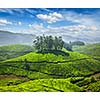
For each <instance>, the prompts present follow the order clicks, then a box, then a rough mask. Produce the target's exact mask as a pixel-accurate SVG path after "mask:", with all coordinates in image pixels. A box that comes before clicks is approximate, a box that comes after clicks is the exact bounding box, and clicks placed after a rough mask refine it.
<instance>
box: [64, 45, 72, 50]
mask: <svg viewBox="0 0 100 100" xmlns="http://www.w3.org/2000/svg"><path fill="white" fill-rule="evenodd" d="M64 48H65V49H67V50H68V51H72V45H71V44H70V43H64Z"/></svg>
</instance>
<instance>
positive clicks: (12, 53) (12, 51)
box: [0, 44, 35, 61]
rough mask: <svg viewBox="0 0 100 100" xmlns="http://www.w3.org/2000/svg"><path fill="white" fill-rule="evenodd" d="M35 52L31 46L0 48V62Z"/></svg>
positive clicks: (15, 45) (14, 45) (16, 45)
mask: <svg viewBox="0 0 100 100" xmlns="http://www.w3.org/2000/svg"><path fill="white" fill-rule="evenodd" d="M32 51H35V49H34V48H33V47H32V46H28V45H20V44H13V45H8V46H0V61H2V60H7V59H10V58H15V57H18V56H21V55H25V54H27V53H29V52H32Z"/></svg>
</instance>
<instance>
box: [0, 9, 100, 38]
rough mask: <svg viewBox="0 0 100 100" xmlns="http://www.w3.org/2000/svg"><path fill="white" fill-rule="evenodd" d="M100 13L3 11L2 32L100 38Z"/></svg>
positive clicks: (69, 10)
mask: <svg viewBox="0 0 100 100" xmlns="http://www.w3.org/2000/svg"><path fill="white" fill-rule="evenodd" d="M99 28H100V9H99V8H97V9H94V8H93V9H92V8H88V9H87V8H75V9H74V8H66V9H65V8H25V9H24V8H6V9H5V8H1V9H0V30H6V31H11V32H15V33H27V34H35V35H41V34H53V35H70V36H73V37H79V36H81V37H90V38H95V37H100V29H99Z"/></svg>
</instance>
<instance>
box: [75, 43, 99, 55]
mask: <svg viewBox="0 0 100 100" xmlns="http://www.w3.org/2000/svg"><path fill="white" fill-rule="evenodd" d="M73 50H74V51H76V52H79V53H82V54H86V55H89V56H95V57H100V43H96V44H89V45H85V46H77V47H74V48H73Z"/></svg>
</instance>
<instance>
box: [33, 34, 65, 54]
mask: <svg viewBox="0 0 100 100" xmlns="http://www.w3.org/2000/svg"><path fill="white" fill-rule="evenodd" d="M33 43H34V46H35V48H36V50H37V51H38V52H44V51H51V50H62V48H63V45H64V41H63V40H62V37H60V36H59V37H56V36H55V37H52V36H51V35H50V36H44V35H43V36H37V37H36V39H35V40H34V41H33Z"/></svg>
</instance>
